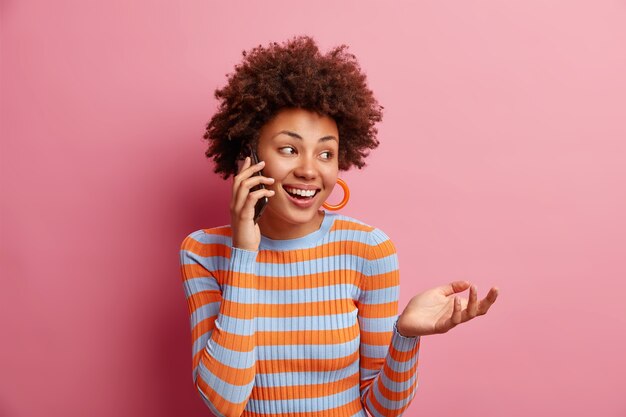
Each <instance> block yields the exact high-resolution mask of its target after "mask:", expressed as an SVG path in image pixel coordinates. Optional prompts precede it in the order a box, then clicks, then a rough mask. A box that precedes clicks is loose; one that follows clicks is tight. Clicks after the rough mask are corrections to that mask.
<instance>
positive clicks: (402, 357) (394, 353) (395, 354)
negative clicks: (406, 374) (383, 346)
mask: <svg viewBox="0 0 626 417" xmlns="http://www.w3.org/2000/svg"><path fill="white" fill-rule="evenodd" d="M421 343H422V339H420V340H419V342H417V344H416V345H415V347H414V348H413V349H410V350H407V351H406V352H402V351H400V350H396V348H394V347H393V346H389V354H390V356H391V358H392V359H393V360H394V361H397V362H406V361H410V360H411V359H413V357H414V356H415V353H416V352H417V351H418V350H419V348H420V344H421Z"/></svg>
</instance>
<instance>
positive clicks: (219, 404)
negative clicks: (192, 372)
mask: <svg viewBox="0 0 626 417" xmlns="http://www.w3.org/2000/svg"><path fill="white" fill-rule="evenodd" d="M196 386H197V387H198V388H199V389H200V390H201V391H202V392H203V393H204V395H206V397H207V398H210V399H211V403H212V404H213V405H214V406H215V408H217V409H218V411H219V412H220V413H221V414H223V415H226V416H238V415H240V414H241V413H242V411H243V410H244V408H245V406H246V403H247V402H248V400H247V399H246V400H245V401H243V402H241V403H239V404H236V403H231V402H230V401H228V400H226V399H224V398H222V397H221V396H220V395H219V394H218V393H217V392H215V391H214V390H213V388H211V387H210V386H209V384H207V383H206V382H205V381H204V380H203V379H202V378H201V377H200V375H198V379H197V380H196Z"/></svg>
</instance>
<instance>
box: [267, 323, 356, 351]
mask: <svg viewBox="0 0 626 417" xmlns="http://www.w3.org/2000/svg"><path fill="white" fill-rule="evenodd" d="M358 335H359V325H358V323H355V324H354V325H352V326H350V327H347V328H345V329H333V330H297V331H274V332H256V342H257V346H273V345H329V344H339V343H346V342H349V341H351V340H354V339H356V338H357V337H358Z"/></svg>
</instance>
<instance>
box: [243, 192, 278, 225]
mask: <svg viewBox="0 0 626 417" xmlns="http://www.w3.org/2000/svg"><path fill="white" fill-rule="evenodd" d="M273 195H274V190H268V189H266V188H263V189H261V190H256V191H253V192H251V193H250V194H248V197H247V198H246V202H245V204H244V206H243V207H242V209H241V212H240V214H239V216H240V218H241V219H243V220H251V219H253V218H254V205H255V204H256V202H257V201H259V200H260V199H261V198H263V197H268V198H269V197H272V196H273Z"/></svg>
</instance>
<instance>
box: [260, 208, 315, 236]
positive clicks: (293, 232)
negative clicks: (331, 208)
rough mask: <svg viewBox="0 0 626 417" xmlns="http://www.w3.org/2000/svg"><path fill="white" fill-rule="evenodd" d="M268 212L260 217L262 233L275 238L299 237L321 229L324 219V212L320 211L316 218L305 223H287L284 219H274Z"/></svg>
mask: <svg viewBox="0 0 626 417" xmlns="http://www.w3.org/2000/svg"><path fill="white" fill-rule="evenodd" d="M267 214H269V213H267V210H266V213H264V214H263V216H261V218H260V219H259V229H261V234H262V235H263V236H265V237H267V238H269V239H273V240H285V239H297V238H299V237H303V236H306V235H308V234H310V233H313V232H315V231H316V230H319V228H320V227H322V222H323V221H324V212H323V211H318V212H317V214H316V216H315V217H314V219H313V220H312V221H310V222H307V223H304V224H292V223H285V222H284V220H282V219H272V217H271V216H266V215H267Z"/></svg>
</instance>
